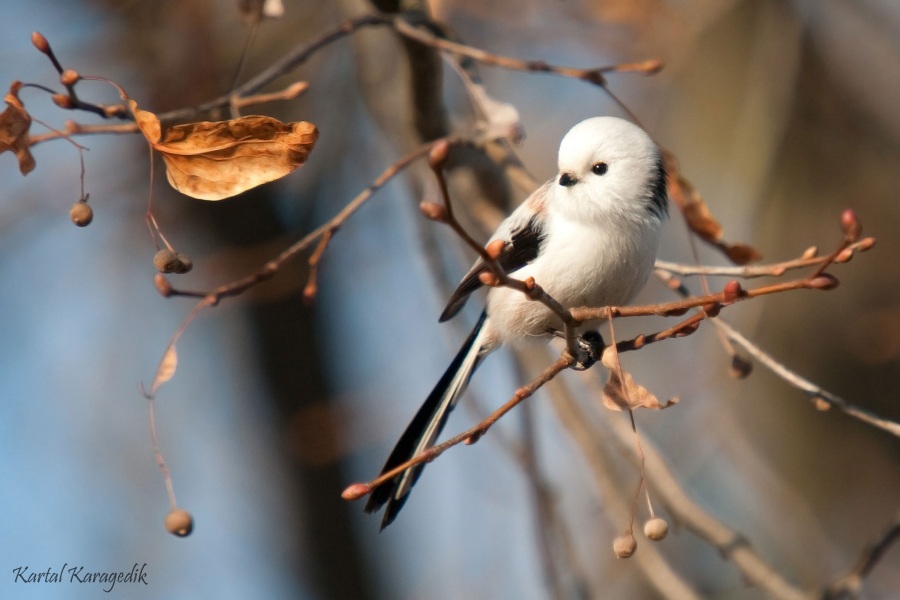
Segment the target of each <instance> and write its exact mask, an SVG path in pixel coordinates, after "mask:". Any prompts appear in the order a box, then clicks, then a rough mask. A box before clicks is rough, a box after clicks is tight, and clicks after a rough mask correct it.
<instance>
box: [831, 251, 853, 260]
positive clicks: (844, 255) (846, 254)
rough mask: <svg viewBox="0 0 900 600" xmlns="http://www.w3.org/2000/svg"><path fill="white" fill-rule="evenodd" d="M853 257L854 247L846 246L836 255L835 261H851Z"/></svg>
mask: <svg viewBox="0 0 900 600" xmlns="http://www.w3.org/2000/svg"><path fill="white" fill-rule="evenodd" d="M851 258H853V248H844V249H843V250H841V251H840V252H838V254H837V256H835V257H834V262H836V263H845V262H850V259H851Z"/></svg>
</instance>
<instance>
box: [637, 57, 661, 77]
mask: <svg viewBox="0 0 900 600" xmlns="http://www.w3.org/2000/svg"><path fill="white" fill-rule="evenodd" d="M664 66H665V63H663V61H661V60H659V59H658V58H651V59H650V60H645V61H644V62H642V63H640V64H639V65H638V69H637V70H638V72H640V73H641V74H643V75H656V74H657V73H659V72H660V71H662V70H663V67H664Z"/></svg>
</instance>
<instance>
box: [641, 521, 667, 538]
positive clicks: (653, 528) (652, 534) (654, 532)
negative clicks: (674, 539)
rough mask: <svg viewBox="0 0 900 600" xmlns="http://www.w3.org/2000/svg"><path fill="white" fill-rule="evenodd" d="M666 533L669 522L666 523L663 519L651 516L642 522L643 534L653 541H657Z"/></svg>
mask: <svg viewBox="0 0 900 600" xmlns="http://www.w3.org/2000/svg"><path fill="white" fill-rule="evenodd" d="M668 533H669V524H668V523H666V520H665V519H660V518H659V517H653V518H652V519H650V520H649V521H647V522H646V523H644V535H645V536H647V538H648V539H651V540H653V541H654V542H658V541H659V540H661V539H663V538H665V537H666V535H668Z"/></svg>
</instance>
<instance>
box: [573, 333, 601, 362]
mask: <svg viewBox="0 0 900 600" xmlns="http://www.w3.org/2000/svg"><path fill="white" fill-rule="evenodd" d="M575 343H576V346H577V348H576V351H575V356H574V359H575V362H574V363H573V364H572V368H573V369H575V370H576V371H584V370H587V369H590V368H591V367H592V366H594V363H595V362H597V361H598V360H600V356H601V355H602V354H603V347H604V346H606V344H605V343H604V342H603V336H601V335H600V332H599V331H585V332H584V334H583V335H581V336H579V337H578V339H577V340H576V341H575Z"/></svg>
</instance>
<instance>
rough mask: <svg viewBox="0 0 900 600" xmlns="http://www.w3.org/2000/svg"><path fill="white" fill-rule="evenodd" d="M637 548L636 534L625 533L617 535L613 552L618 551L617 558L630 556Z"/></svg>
mask: <svg viewBox="0 0 900 600" xmlns="http://www.w3.org/2000/svg"><path fill="white" fill-rule="evenodd" d="M636 549H637V542H636V541H635V540H634V536H633V535H631V533H630V532H629V533H623V534H622V535H620V536H617V537H616V539H615V540H613V552H615V553H616V558H628V557H630V556H631V555H632V554H634V551H635V550H636Z"/></svg>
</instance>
